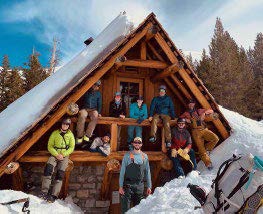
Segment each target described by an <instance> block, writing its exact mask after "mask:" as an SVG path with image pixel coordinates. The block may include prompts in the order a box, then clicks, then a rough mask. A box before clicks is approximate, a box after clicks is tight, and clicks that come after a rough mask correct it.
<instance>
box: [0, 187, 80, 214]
mask: <svg viewBox="0 0 263 214" xmlns="http://www.w3.org/2000/svg"><path fill="white" fill-rule="evenodd" d="M27 197H29V198H30V199H29V200H30V203H29V210H30V214H41V213H43V214H44V213H49V214H51V213H83V212H82V211H81V209H80V208H79V207H78V206H77V205H75V204H73V203H66V202H64V201H61V200H57V201H55V202H54V203H47V202H45V201H44V200H42V199H40V198H38V197H36V196H33V195H28V194H26V193H23V192H18V191H13V190H2V191H0V203H4V202H9V201H13V200H17V199H21V198H27ZM23 204H24V203H18V204H11V205H7V206H3V205H0V213H1V214H7V213H22V211H21V210H22V207H23Z"/></svg>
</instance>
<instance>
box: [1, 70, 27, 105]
mask: <svg viewBox="0 0 263 214" xmlns="http://www.w3.org/2000/svg"><path fill="white" fill-rule="evenodd" d="M23 86H24V81H23V79H22V78H21V75H20V74H19V70H18V69H17V68H14V69H13V70H12V71H11V72H10V76H9V79H8V82H7V87H8V91H7V93H6V96H5V97H6V101H7V103H8V105H9V104H11V103H12V102H14V101H15V100H16V99H18V98H19V97H21V96H22V95H23V94H24V93H25V90H24V88H23Z"/></svg>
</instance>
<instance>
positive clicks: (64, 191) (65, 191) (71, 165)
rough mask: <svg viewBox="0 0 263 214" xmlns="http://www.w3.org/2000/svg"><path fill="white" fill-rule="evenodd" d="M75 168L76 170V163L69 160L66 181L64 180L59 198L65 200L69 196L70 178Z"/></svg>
mask: <svg viewBox="0 0 263 214" xmlns="http://www.w3.org/2000/svg"><path fill="white" fill-rule="evenodd" d="M73 168H74V163H73V162H72V161H71V160H69V161H68V167H67V168H66V171H65V175H64V179H63V184H62V187H61V190H60V193H59V198H63V199H65V198H66V197H67V196H68V185H69V176H70V173H71V171H72V169H73Z"/></svg>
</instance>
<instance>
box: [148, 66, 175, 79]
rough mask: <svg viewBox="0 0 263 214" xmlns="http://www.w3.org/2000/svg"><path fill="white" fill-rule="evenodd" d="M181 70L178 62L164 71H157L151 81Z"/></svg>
mask: <svg viewBox="0 0 263 214" xmlns="http://www.w3.org/2000/svg"><path fill="white" fill-rule="evenodd" d="M179 70H180V66H179V65H178V63H174V64H172V65H170V66H169V67H168V68H166V69H164V70H163V71H162V72H159V73H157V74H156V75H154V76H153V77H152V78H151V81H153V82H156V81H157V80H160V79H163V78H165V77H168V76H171V75H172V74H174V73H175V72H178V71H179Z"/></svg>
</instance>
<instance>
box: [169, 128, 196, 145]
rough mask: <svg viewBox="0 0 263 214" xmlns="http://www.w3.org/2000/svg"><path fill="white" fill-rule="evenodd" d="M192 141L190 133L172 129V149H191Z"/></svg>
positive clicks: (184, 130)
mask: <svg viewBox="0 0 263 214" xmlns="http://www.w3.org/2000/svg"><path fill="white" fill-rule="evenodd" d="M191 147H192V139H191V135H190V133H189V132H188V131H187V130H186V129H182V130H179V129H178V128H177V127H174V128H173V129H172V145H171V149H176V150H178V149H180V148H182V149H184V148H188V149H191Z"/></svg>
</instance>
